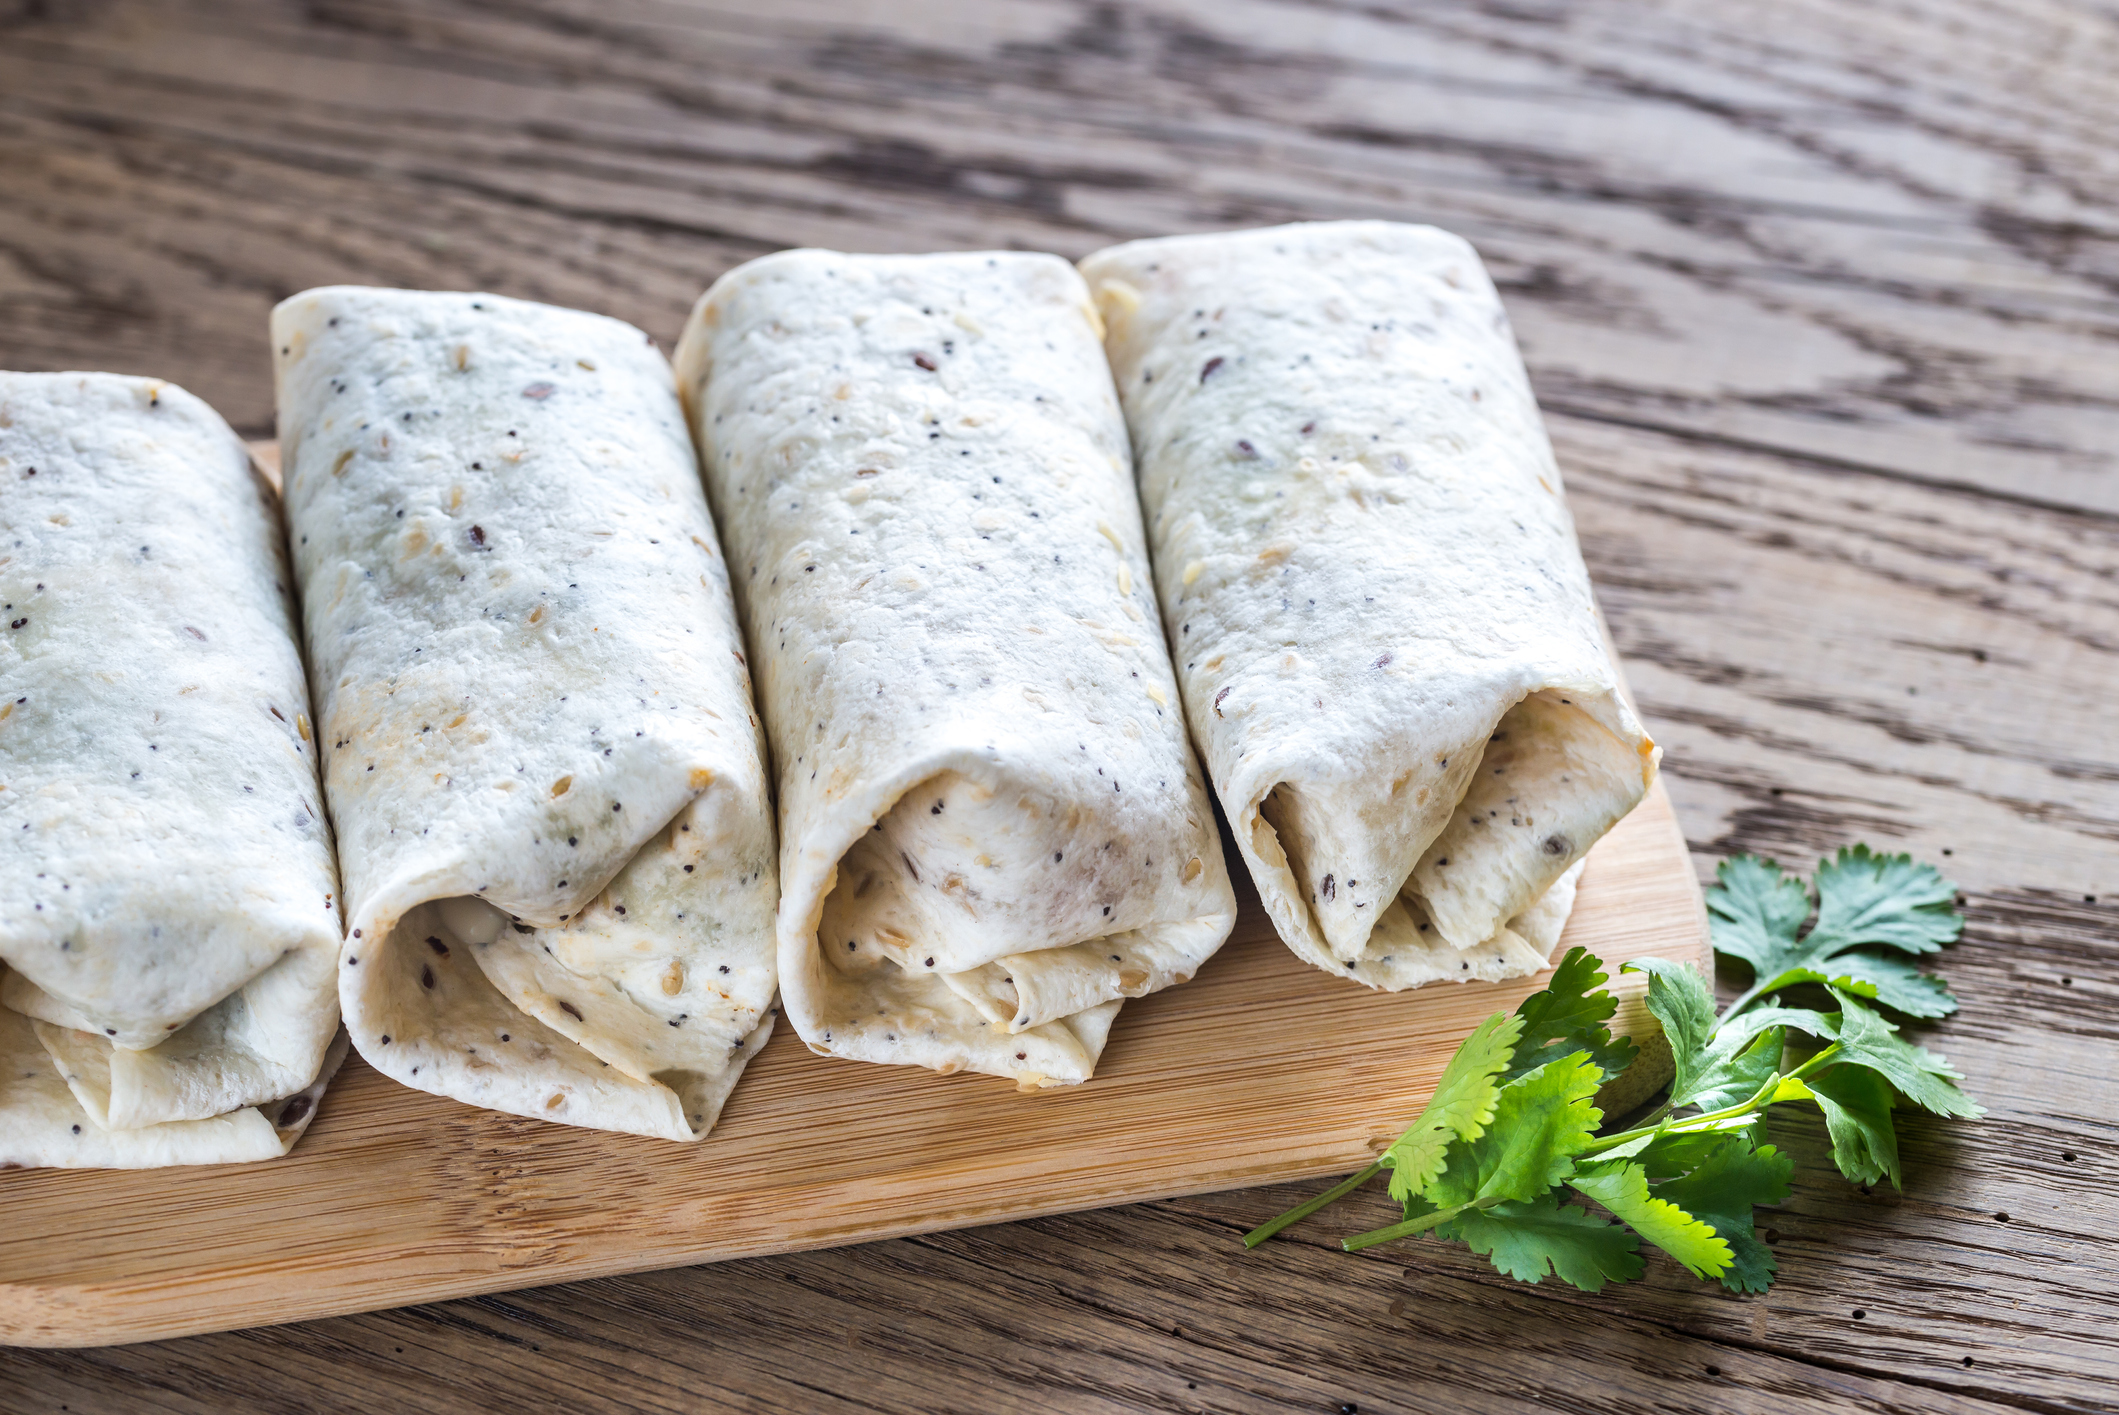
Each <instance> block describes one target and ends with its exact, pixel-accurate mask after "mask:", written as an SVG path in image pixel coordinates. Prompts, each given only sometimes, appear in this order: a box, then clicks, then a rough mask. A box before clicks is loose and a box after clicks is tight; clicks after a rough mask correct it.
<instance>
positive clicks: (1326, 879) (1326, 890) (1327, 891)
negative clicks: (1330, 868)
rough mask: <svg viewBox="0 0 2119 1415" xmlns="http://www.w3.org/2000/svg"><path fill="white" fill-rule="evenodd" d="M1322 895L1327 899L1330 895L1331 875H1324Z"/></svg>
mask: <svg viewBox="0 0 2119 1415" xmlns="http://www.w3.org/2000/svg"><path fill="white" fill-rule="evenodd" d="M1324 897H1325V898H1327V899H1330V898H1331V897H1332V877H1331V876H1330V875H1326V876H1325V877H1324Z"/></svg>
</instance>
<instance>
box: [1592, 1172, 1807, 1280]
mask: <svg viewBox="0 0 2119 1415" xmlns="http://www.w3.org/2000/svg"><path fill="white" fill-rule="evenodd" d="M1794 1172H1795V1162H1794V1161H1793V1160H1791V1159H1789V1158H1788V1157H1787V1156H1786V1155H1783V1154H1782V1153H1781V1152H1780V1151H1779V1150H1776V1149H1775V1148H1774V1147H1773V1146H1771V1145H1761V1146H1759V1147H1758V1148H1757V1149H1753V1148H1752V1147H1751V1145H1750V1143H1749V1142H1748V1141H1747V1140H1746V1139H1745V1138H1744V1137H1743V1136H1741V1135H1732V1136H1725V1137H1723V1139H1722V1141H1721V1143H1720V1144H1718V1145H1717V1146H1716V1147H1715V1148H1714V1150H1713V1151H1712V1152H1711V1153H1710V1154H1709V1155H1708V1156H1707V1158H1706V1159H1705V1160H1703V1161H1702V1162H1701V1163H1700V1164H1699V1165H1698V1166H1697V1167H1696V1168H1694V1169H1693V1170H1692V1172H1691V1173H1689V1174H1686V1175H1684V1176H1683V1177H1681V1178H1677V1179H1671V1180H1667V1181H1665V1182H1664V1183H1662V1184H1658V1185H1657V1186H1656V1191H1655V1192H1656V1194H1657V1196H1658V1197H1660V1198H1663V1199H1667V1200H1669V1201H1670V1202H1671V1203H1673V1204H1676V1205H1678V1206H1679V1207H1680V1208H1682V1209H1683V1210H1685V1211H1686V1212H1687V1213H1689V1214H1691V1215H1692V1216H1693V1217H1694V1218H1697V1219H1700V1220H1702V1221H1703V1222H1706V1223H1708V1224H1711V1225H1713V1227H1714V1231H1715V1233H1716V1234H1717V1235H1719V1236H1720V1237H1721V1239H1722V1241H1723V1242H1725V1243H1727V1244H1728V1245H1729V1266H1728V1268H1727V1269H1726V1270H1725V1271H1724V1272H1722V1273H1721V1274H1720V1276H1721V1279H1722V1286H1724V1287H1726V1288H1728V1289H1729V1290H1730V1291H1732V1292H1764V1291H1765V1290H1766V1288H1767V1286H1768V1285H1769V1284H1770V1283H1771V1282H1772V1281H1773V1274H1774V1272H1775V1271H1776V1266H1775V1264H1774V1261H1773V1250H1772V1249H1771V1248H1768V1247H1767V1246H1766V1245H1765V1244H1763V1243H1761V1242H1760V1241H1759V1238H1758V1230H1757V1228H1756V1226H1755V1223H1754V1220H1753V1217H1752V1212H1751V1210H1752V1208H1753V1206H1754V1205H1757V1204H1778V1203H1780V1202H1781V1201H1782V1200H1784V1199H1786V1198H1787V1197H1788V1177H1789V1175H1791V1174H1793V1173H1794ZM1607 1207H1609V1206H1608V1205H1607Z"/></svg>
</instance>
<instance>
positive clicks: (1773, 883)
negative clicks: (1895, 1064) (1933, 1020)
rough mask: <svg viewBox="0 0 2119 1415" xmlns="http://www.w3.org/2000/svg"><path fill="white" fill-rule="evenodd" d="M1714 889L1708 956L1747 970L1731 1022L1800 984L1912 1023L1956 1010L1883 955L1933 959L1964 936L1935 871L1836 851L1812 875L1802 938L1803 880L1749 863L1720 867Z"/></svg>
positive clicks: (1858, 848)
mask: <svg viewBox="0 0 2119 1415" xmlns="http://www.w3.org/2000/svg"><path fill="white" fill-rule="evenodd" d="M1719 879H1720V881H1721V887H1720V888H1718V889H1716V890H1714V891H1712V892H1711V893H1710V894H1709V896H1708V899H1707V909H1708V913H1709V915H1710V916H1711V922H1712V924H1713V928H1714V946H1715V948H1716V949H1717V950H1719V951H1720V952H1723V953H1727V954H1730V955H1732V956H1734V957H1737V958H1741V959H1743V960H1744V961H1745V962H1746V963H1749V964H1750V965H1751V970H1752V984H1751V987H1750V988H1749V989H1748V990H1747V991H1746V992H1745V994H1744V995H1743V997H1742V998H1740V999H1738V1001H1737V1003H1736V1004H1735V1005H1734V1006H1733V1007H1732V1008H1731V1011H1732V1013H1734V1012H1736V1011H1740V1010H1742V1008H1743V1006H1744V1005H1745V1004H1746V1003H1748V1002H1750V1001H1751V999H1752V998H1754V997H1761V996H1764V995H1766V994H1768V993H1775V992H1779V991H1781V990H1782V989H1784V988H1790V987H1794V986H1795V985H1796V984H1798V983H1827V984H1833V985H1837V986H1839V987H1842V988H1845V989H1847V990H1850V991H1856V992H1859V993H1860V994H1861V995H1863V996H1867V997H1873V998H1875V999H1876V1000H1877V1001H1878V1002H1881V1003H1882V1004H1884V1005H1885V1006H1886V1007H1890V1008H1893V1009H1895V1010H1897V1011H1899V1012H1903V1013H1905V1014H1906V1015H1908V1016H1911V1017H1941V1016H1945V1015H1947V1014H1949V1013H1951V1012H1954V1011H1956V1010H1957V999H1956V998H1955V997H1953V996H1951V994H1950V990H1949V988H1948V987H1947V986H1946V985H1944V983H1943V981H1942V980H1941V979H1940V978H1936V977H1932V976H1930V975H1928V974H1925V973H1922V972H1920V971H1919V970H1918V969H1916V968H1915V967H1913V965H1912V964H1911V963H1909V962H1908V961H1907V960H1905V959H1904V958H1901V957H1896V956H1893V954H1891V953H1890V952H1888V951H1887V950H1891V949H1896V950H1898V951H1899V952H1901V953H1913V954H1924V953H1933V952H1934V951H1935V950H1937V949H1938V948H1940V947H1942V946H1943V945H1944V944H1946V943H1948V942H1950V941H1951V940H1952V939H1955V938H1956V937H1957V936H1958V934H1959V933H1961V932H1962V931H1963V929H1964V921H1963V920H1962V919H1961V918H1959V917H1958V915H1957V913H1956V911H1955V910H1954V909H1953V908H1952V907H1951V905H1952V902H1953V901H1954V899H1955V897H1956V889H1955V886H1953V885H1952V884H1951V883H1950V882H1949V881H1948V880H1947V879H1945V878H1943V876H1942V874H1941V873H1940V872H1939V871H1937V870H1936V869H1935V867H1934V866H1932V865H1917V864H1915V863H1914V862H1913V859H1912V857H1911V856H1909V855H1879V854H1877V853H1875V852H1874V851H1872V850H1870V849H1869V847H1868V846H1866V845H1855V846H1850V847H1848V848H1846V849H1843V850H1841V851H1840V852H1839V853H1838V854H1837V855H1836V856H1834V857H1833V858H1832V859H1831V860H1830V861H1827V862H1826V863H1824V864H1821V865H1819V866H1818V870H1817V891H1818V893H1817V923H1816V924H1815V925H1814V926H1812V928H1811V929H1810V932H1809V933H1808V934H1805V935H1803V936H1802V937H1800V938H1798V937H1797V935H1798V934H1799V933H1800V931H1801V929H1802V925H1803V920H1804V919H1806V918H1807V917H1809V913H1810V893H1809V891H1808V890H1807V889H1805V888H1804V887H1803V883H1802V881H1801V880H1799V879H1796V878H1794V877H1793V876H1791V875H1787V874H1784V873H1783V872H1782V870H1781V867H1780V866H1779V865H1776V864H1774V863H1773V862H1772V861H1771V860H1762V859H1760V858H1758V857H1757V856H1755V855H1739V856H1737V857H1735V858H1734V859H1730V860H1726V861H1724V862H1723V864H1722V867H1721V870H1720V871H1719Z"/></svg>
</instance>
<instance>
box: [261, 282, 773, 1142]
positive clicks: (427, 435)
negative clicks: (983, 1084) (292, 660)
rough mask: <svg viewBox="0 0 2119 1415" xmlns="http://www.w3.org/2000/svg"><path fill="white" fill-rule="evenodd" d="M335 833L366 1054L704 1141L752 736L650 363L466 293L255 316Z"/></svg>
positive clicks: (431, 1075) (670, 410)
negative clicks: (273, 404)
mask: <svg viewBox="0 0 2119 1415" xmlns="http://www.w3.org/2000/svg"><path fill="white" fill-rule="evenodd" d="M272 337H273V347H274V352H275V354H276V356H277V357H276V365H275V366H276V370H277V374H278V392H279V416H280V438H281V458H282V464H283V466H284V467H285V469H286V479H287V506H288V514H289V518H290V521H291V524H292V528H293V538H294V553H295V561H296V564H297V566H298V568H299V571H300V574H301V581H302V593H303V601H304V605H305V617H306V623H307V630H308V643H309V646H310V654H311V666H312V669H313V672H314V675H315V676H314V681H315V683H316V688H317V694H316V696H317V708H318V713H319V717H320V721H321V725H322V737H321V740H322V741H323V743H324V785H325V789H326V792H327V793H328V796H329V799H330V802H331V809H332V813H333V817H334V819H335V821H336V822H337V825H338V829H339V857H340V861H341V864H342V866H343V868H344V870H345V875H346V894H347V899H348V922H349V924H350V926H351V932H350V934H349V936H348V938H347V940H346V946H345V949H344V956H343V958H342V960H341V966H340V992H341V997H342V999H343V1001H344V1004H345V1012H346V1021H347V1026H348V1028H349V1029H350V1030H351V1032H352V1035H353V1043H354V1045H355V1046H356V1047H358V1048H359V1050H360V1053H361V1055H362V1056H364V1057H365V1058H367V1060H368V1062H369V1063H370V1064H371V1065H373V1066H374V1067H375V1068H376V1069H377V1070H379V1071H382V1072H383V1073H384V1074H385V1075H388V1076H392V1077H395V1078H396V1079H398V1080H400V1081H402V1082H404V1083H405V1084H407V1085H410V1086H414V1087H417V1088H419V1089H421V1090H425V1091H431V1092H434V1093H435V1094H437V1095H445V1096H453V1097H455V1098H456V1099H458V1100H461V1101H465V1102H467V1103H469V1104H472V1105H478V1106H484V1107H487V1108H489V1109H493V1110H501V1111H507V1112H510V1113H512V1114H516V1115H529V1116H536V1117H538V1118H540V1119H546V1120H555V1121H561V1122H564V1123H567V1124H571V1125H583V1126H590V1127H594V1128H598V1129H605V1130H619V1131H627V1132H630V1133H634V1134H641V1135H653V1136H660V1137H662V1138H664V1139H669V1140H695V1139H698V1138H699V1137H700V1136H702V1135H704V1134H705V1133H706V1132H707V1131H708V1130H709V1129H710V1128H711V1127H712V1126H713V1124H714V1120H715V1117H716V1116H717V1115H718V1114H719V1113H720V1110H721V1106H722V1103H723V1102H724V1101H725V1100H726V1099H727V1097H728V1094H729V1091H730V1089H731V1088H732V1087H733V1086H734V1085H735V1082H736V1079H737V1077H738V1076H739V1075H740V1074H741V1072H742V1069H743V1065H744V1063H745V1062H746V1061H748V1060H749V1058H750V1057H751V1056H752V1055H753V1054H755V1052H756V1051H757V1049H758V1048H759V1047H760V1046H762V1045H763V1044H764V1042H765V1039H766V1037H767V1036H768V1035H769V1034H770V1032H771V1028H772V1021H773V1012H772V998H773V992H774V987H775V979H774V969H773V945H772V913H773V902H774V899H775V897H776V893H777V889H776V885H777V880H776V876H775V873H774V865H773V830H772V818H771V812H770V807H769V805H768V802H767V797H766V778H765V769H764V763H763V758H762V755H761V754H762V750H763V746H762V741H761V738H760V735H759V729H758V723H757V718H756V716H755V714H754V713H753V711H752V708H751V703H750V686H749V681H748V676H747V670H746V667H745V664H744V658H743V652H742V641H741V639H740V638H739V637H738V634H737V630H736V624H735V619H734V613H733V610H732V608H731V605H730V602H729V594H728V581H727V575H726V572H725V571H724V570H723V567H722V563H721V555H720V550H719V546H718V543H717V541H716V538H715V534H714V527H713V523H712V521H711V520H710V518H709V517H708V515H707V510H706V502H705V498H704V496H703V495H702V494H701V491H700V487H699V477H698V470H697V461H696V459H695V457H694V455H693V453H692V448H691V442H690V439H689V437H688V436H687V434H686V432H685V428H684V420H683V413H682V411H681V409H680V408H679V406H678V402H677V396H676V391H675V388H674V386H673V384H672V382H671V379H670V372H669V365H668V364H667V363H665V362H664V361H663V358H662V356H661V355H660V354H659V353H657V352H656V350H655V347H654V345H653V343H652V342H651V341H650V340H649V339H648V338H647V336H645V335H644V334H642V333H641V332H640V331H639V330H637V329H635V328H633V327H632V326H630V325H626V324H621V323H619V322H618V321H616V320H612V319H605V318H603V317H601V316H598V315H591V314H584V313H580V312H578V311H574V310H564V309H555V308H552V307H550V306H545V305H535V304H529V303H525V302H523V301H519V300H509V299H503V298H500V297H498V296H493V295H480V294H429V293H418V292H410V291H402V290H368V289H357V288H350V287H338V288H331V289H321V290H311V291H309V292H307V293H305V294H301V295H297V296H295V297H294V298H292V299H290V300H288V301H286V302H285V303H283V304H281V305H280V306H279V308H278V309H276V310H274V311H273V317H272Z"/></svg>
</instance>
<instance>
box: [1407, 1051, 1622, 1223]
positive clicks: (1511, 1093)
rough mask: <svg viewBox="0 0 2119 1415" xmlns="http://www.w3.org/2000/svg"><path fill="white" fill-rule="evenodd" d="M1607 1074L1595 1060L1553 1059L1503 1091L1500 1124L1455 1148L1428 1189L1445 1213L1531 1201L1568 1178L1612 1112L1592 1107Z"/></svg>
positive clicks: (1497, 1105)
mask: <svg viewBox="0 0 2119 1415" xmlns="http://www.w3.org/2000/svg"><path fill="white" fill-rule="evenodd" d="M1603 1080H1604V1073H1603V1072H1602V1071H1600V1070H1598V1069H1597V1066H1596V1063H1594V1062H1592V1061H1591V1060H1590V1059H1589V1057H1588V1055H1587V1054H1586V1053H1583V1052H1576V1053H1575V1054H1574V1055H1573V1056H1566V1057H1562V1058H1560V1060H1558V1061H1549V1062H1547V1063H1546V1064H1545V1065H1543V1066H1541V1067H1539V1068H1538V1069H1537V1070H1535V1071H1533V1072H1531V1073H1530V1074H1528V1075H1526V1076H1522V1077H1519V1078H1517V1079H1516V1080H1514V1081H1511V1082H1509V1083H1508V1084H1507V1085H1506V1086H1504V1087H1502V1088H1501V1094H1500V1097H1499V1098H1498V1099H1497V1100H1496V1101H1495V1102H1494V1119H1493V1123H1492V1124H1491V1125H1490V1126H1488V1127H1487V1130H1486V1133H1484V1134H1483V1135H1481V1136H1479V1138H1477V1139H1476V1140H1469V1141H1463V1142H1460V1143H1458V1144H1455V1145H1452V1146H1450V1148H1449V1158H1448V1162H1447V1164H1446V1165H1445V1166H1444V1168H1443V1170H1442V1173H1441V1174H1440V1175H1438V1176H1436V1178H1435V1179H1434V1180H1433V1181H1432V1182H1431V1183H1429V1184H1428V1185H1427V1187H1426V1190H1425V1193H1426V1196H1427V1198H1428V1199H1429V1200H1430V1201H1431V1202H1433V1203H1434V1204H1436V1205H1437V1206H1438V1207H1442V1208H1448V1207H1451V1206H1453V1205H1458V1204H1470V1203H1477V1202H1480V1201H1482V1200H1487V1201H1493V1200H1501V1199H1513V1200H1516V1201H1518V1202H1524V1203H1527V1202H1529V1201H1530V1200H1532V1199H1535V1198H1537V1197H1538V1196H1539V1195H1540V1194H1542V1193H1544V1192H1545V1191H1546V1190H1548V1189H1550V1188H1552V1187H1553V1185H1555V1184H1558V1183H1559V1182H1560V1181H1561V1180H1563V1179H1565V1178H1567V1176H1568V1173H1569V1172H1570V1171H1571V1170H1572V1169H1573V1168H1574V1156H1576V1155H1578V1154H1580V1153H1581V1152H1582V1149H1583V1147H1584V1146H1586V1145H1587V1144H1588V1143H1589V1140H1590V1137H1591V1136H1592V1135H1594V1134H1595V1133H1596V1128H1597V1126H1598V1125H1600V1124H1602V1123H1603V1120H1604V1114H1603V1112H1602V1111H1600V1110H1598V1109H1597V1108H1596V1107H1595V1106H1594V1105H1592V1104H1590V1097H1592V1096H1594V1095H1595V1094H1596V1093H1597V1087H1598V1086H1599V1085H1601V1084H1602V1083H1603Z"/></svg>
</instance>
